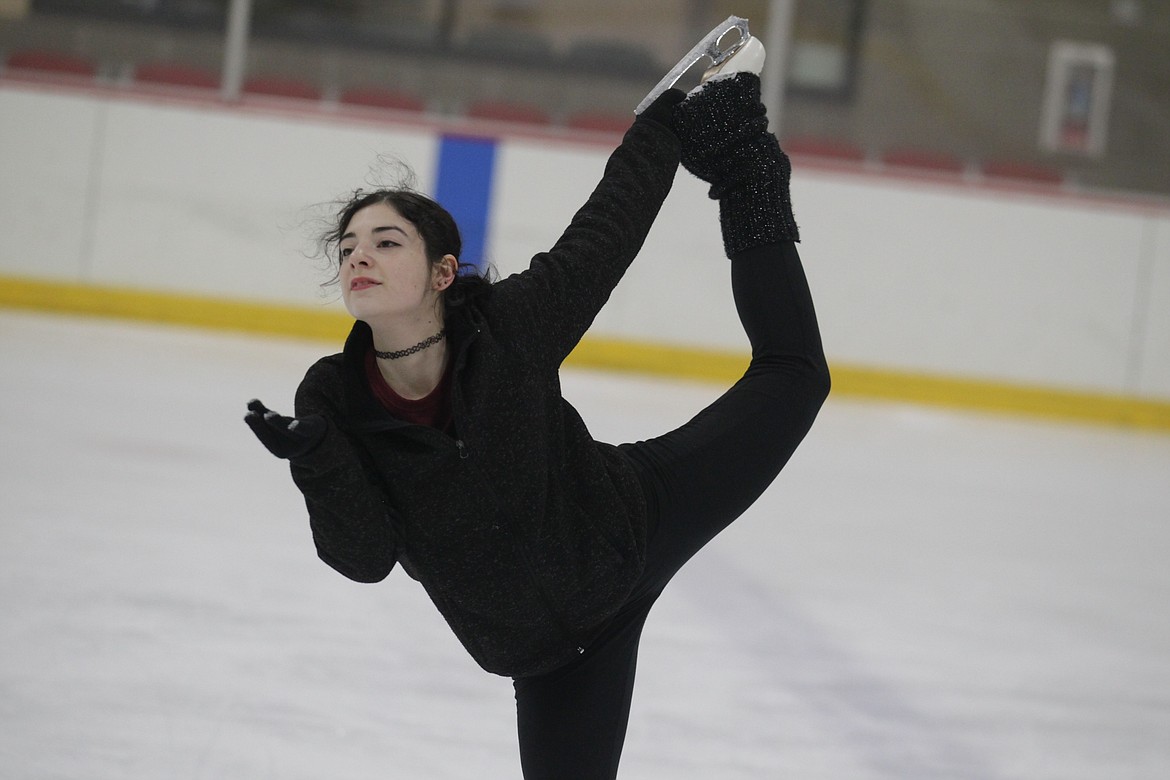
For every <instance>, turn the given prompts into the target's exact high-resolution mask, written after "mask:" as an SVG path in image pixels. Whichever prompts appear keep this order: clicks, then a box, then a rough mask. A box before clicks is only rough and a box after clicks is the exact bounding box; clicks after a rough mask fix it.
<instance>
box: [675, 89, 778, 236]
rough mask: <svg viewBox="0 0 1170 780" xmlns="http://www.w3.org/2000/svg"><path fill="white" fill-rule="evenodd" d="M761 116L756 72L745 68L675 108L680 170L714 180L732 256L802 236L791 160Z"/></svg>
mask: <svg viewBox="0 0 1170 780" xmlns="http://www.w3.org/2000/svg"><path fill="white" fill-rule="evenodd" d="M766 114H767V109H766V108H765V107H764V104H763V103H762V102H761V100H760V77H759V76H757V75H755V74H754V73H746V72H744V73H737V74H736V75H734V76H729V77H727V78H722V79H714V80H712V81H709V82H707V84H705V85H704V86H703V88H702V89H700V90H698V91H697V92H695V93H693V94H691V95H689V96H688V97H687V99H686V100H684V101H683V102H682V103H680V104H679V105H678V107H677V108H676V109H675V111H674V116H673V119H674V129H675V132H676V133H678V137H679V139H680V140H681V141H682V164H683V167H685V168H686V169H687V170H688V171H690V172H691V173H693V174H694V175H695V176H697V177H699V178H700V179H702V180H703V181H705V182H707V183H708V184H710V185H711V189H710V192H709V194H710V196H711V198H713V199H715V200H718V201H719V219H720V224H721V225H722V226H723V243H724V248H725V249H726V251H727V254H728V255H729V256H730V255H734V254H736V253H739V252H742V251H744V250H746V249H751V248H752V247H754V246H759V245H761V244H767V243H773V242H775V241H778V240H782V239H788V240H792V241H799V240H800V234H799V231H798V229H797V227H796V219H795V217H794V216H793V214H792V201H791V198H790V197H789V193H788V180H789V177H790V176H791V174H792V165H791V163H790V162H789V161H788V155H786V154H785V153H784V152H783V151H781V149H780V144H779V142H777V140H776V136H774V135H772V134H771V133H769V132H768V117H767V115H766Z"/></svg>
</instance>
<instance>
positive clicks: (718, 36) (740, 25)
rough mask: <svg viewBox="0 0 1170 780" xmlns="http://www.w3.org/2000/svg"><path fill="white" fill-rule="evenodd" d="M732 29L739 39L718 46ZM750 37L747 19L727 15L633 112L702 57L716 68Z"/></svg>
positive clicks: (671, 84)
mask: <svg viewBox="0 0 1170 780" xmlns="http://www.w3.org/2000/svg"><path fill="white" fill-rule="evenodd" d="M732 30H739V40H737V41H736V42H735V43H733V44H731V45H729V46H728V47H727V48H725V49H724V48H720V41H721V40H723V36H724V35H726V34H727V33H729V32H731V31H732ZM750 38H751V34H750V33H749V32H748V20H747V19H744V18H742V17H739V16H729V17H727V19H726V20H725V21H723V22H722V23H720V24H719V25H717V26H716V27H715V29H713V30H711V32H709V33H707V35H706V36H705V37H704V38H703V40H701V41H699V42H698V43H697V44H695V47H694V48H693V49H691V50H690V51H689V52H687V53H686V55H685V56H684V57H683V58H682V59H681V60H679V61H678V64H676V65H675V66H674V67H673V68H671V69H670V72H669V73H667V74H666V75H665V76H663V77H662V80H661V81H659V82H658V84H657V85H655V87H654V89H652V90H650V94H648V95H646V97H645V98H643V99H642V102H641V103H639V104H638V107H637V108H635V109H634V113H635V114H641V113H642V112H643V111H645V110H646V107H647V106H649V105H650V104H651V103H653V102H654V101H655V100H657V99H658V97H659V96H660V95H661V94H662V93H663V92H665V91H666V90H668V89H670V88H671V87H673V86H674V85H675V83H676V82H677V81H678V80H679V79H680V78H681V77H682V75H683V74H684V73H686V72H687V71H688V70H690V69H691V68H692V67H693V66H694V65H695V63H697V62H699V61H700V60H702V59H703V58H707V59H709V60H711V66H710V67H711V68H718V67H719V66H720V65H722V64H723V63H724V62H726V61H727V60H729V59H731V58H732V57H733V56H734V55H735V53H736V52H737V51H739V50H740V48H742V47H743V45H744V44H745V43H747V42H748V40H749V39H750Z"/></svg>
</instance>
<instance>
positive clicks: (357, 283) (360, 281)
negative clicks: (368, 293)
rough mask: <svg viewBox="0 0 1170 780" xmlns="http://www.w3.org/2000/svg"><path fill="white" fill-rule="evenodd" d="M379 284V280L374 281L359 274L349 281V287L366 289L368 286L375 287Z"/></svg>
mask: <svg viewBox="0 0 1170 780" xmlns="http://www.w3.org/2000/svg"><path fill="white" fill-rule="evenodd" d="M379 284H381V282H377V281H374V280H373V279H369V278H367V277H365V276H359V277H358V278H356V279H354V280H352V281H351V282H350V283H349V289H351V290H366V289H368V288H370V287H376V286H377V285H379Z"/></svg>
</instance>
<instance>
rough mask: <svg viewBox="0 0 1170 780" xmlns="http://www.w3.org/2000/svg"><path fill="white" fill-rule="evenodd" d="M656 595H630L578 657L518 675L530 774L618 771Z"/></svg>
mask: <svg viewBox="0 0 1170 780" xmlns="http://www.w3.org/2000/svg"><path fill="white" fill-rule="evenodd" d="M657 597H658V593H657V592H644V593H643V594H642V595H641V596H640V597H638V598H634V599H631V600H630V601H629V602H628V603H627V604H626V605H625V607H624V608H623V609H622V610H621V612H619V613H618V615H617V616H615V617H614V619H613V620H612V621H611V622H610V623H609V625H608V626H607V627H606V630H605V631H604V633H602V634H601V635H600V636H599V637H598V638H597V639H596V640H595V641H594V642H592V643H591V644H590V645H589V647H588V648H586V650H585V652H584V653H583V654H582V656H581V657H580V658H579V659H577V660H576V661H575V662H573V663H571V664H569V665H568V666H566V667H564V668H562V669H558V670H557V671H555V672H551V673H549V674H545V675H541V676H539V677H524V678H519V679H516V680H514V681H513V684H514V686H515V689H516V721H517V726H518V731H519V738H520V763H521V766H522V767H523V770H524V777H525V780H609V779H610V778H616V777H617V771H618V761H619V760H620V759H621V754H622V746H623V745H624V744H625V740H626V726H627V724H628V722H629V717H630V704H631V701H632V698H633V693H634V672H635V670H636V668H637V661H638V641H639V639H640V638H641V635H642V626H643V625H644V624H645V622H646V616H647V614H648V613H649V611H650V607H651V606H652V605H653V603H654V600H655V599H656V598H657Z"/></svg>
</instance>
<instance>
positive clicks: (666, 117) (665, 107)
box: [638, 87, 687, 130]
mask: <svg viewBox="0 0 1170 780" xmlns="http://www.w3.org/2000/svg"><path fill="white" fill-rule="evenodd" d="M686 96H687V93H685V92H683V91H682V90H681V89H676V88H674V87H671V88H670V89H668V90H666V91H665V92H663V93H662V94H661V95H659V96H658V97H656V98H654V102H652V103H651V104H650V105H648V106H646V107H645V108H644V109H642V113H640V114H638V119H652V120H654V121H655V122H657V123H658V124H660V125H666V126H667V127H669V128H671V129H672V130H673V129H674V110H675V106H677V105H678V104H679V103H681V102H683V100H685V99H686Z"/></svg>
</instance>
